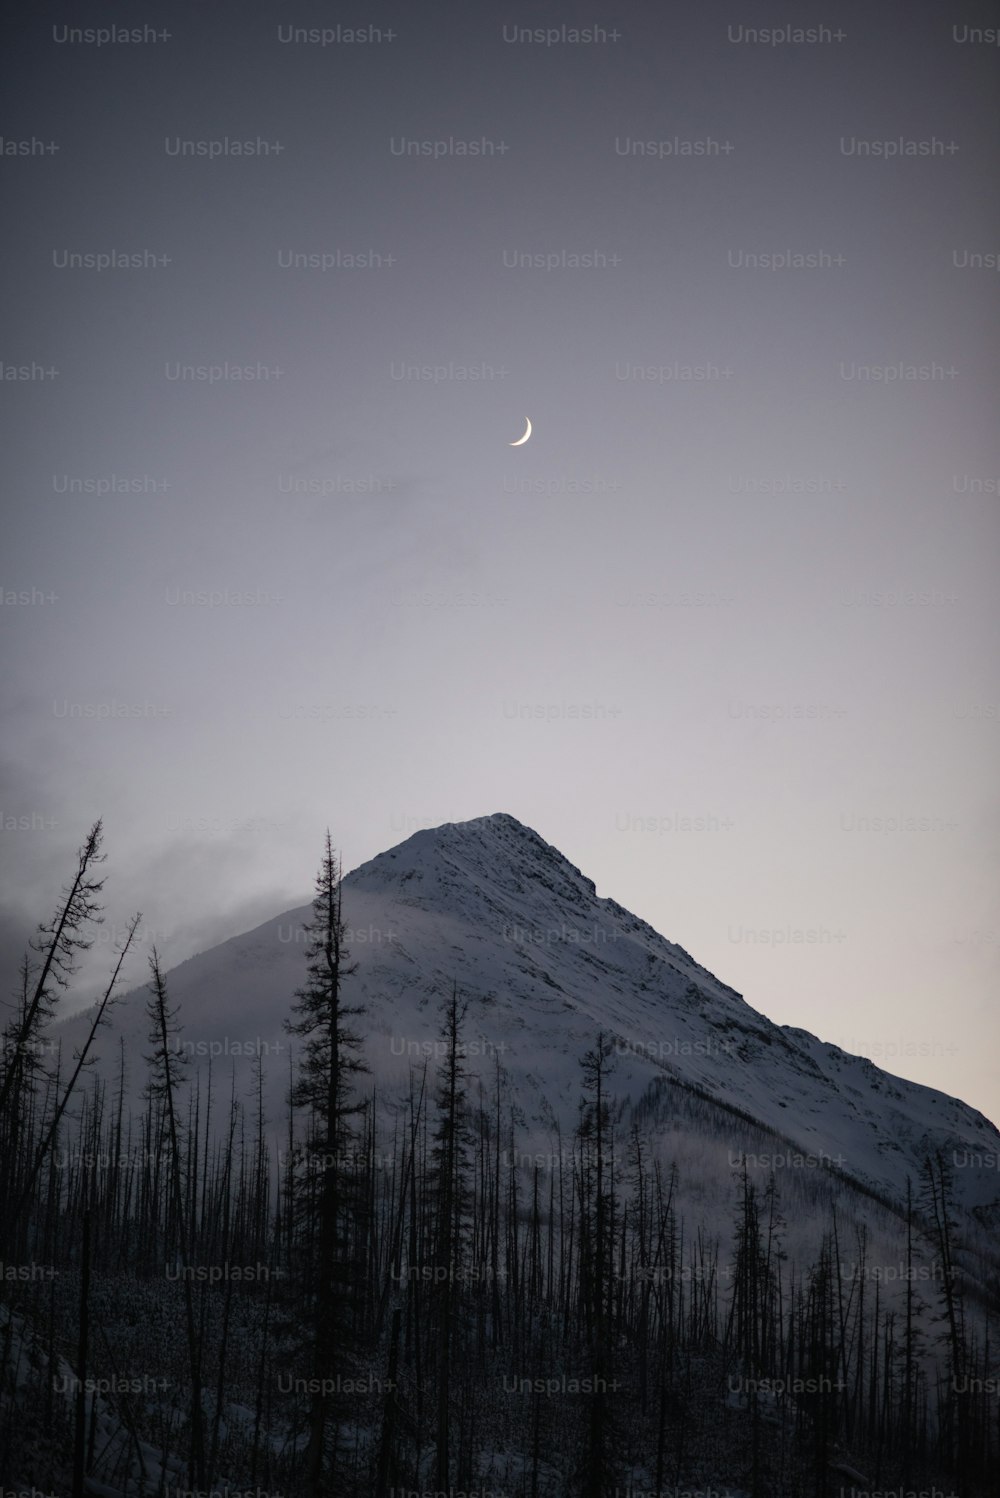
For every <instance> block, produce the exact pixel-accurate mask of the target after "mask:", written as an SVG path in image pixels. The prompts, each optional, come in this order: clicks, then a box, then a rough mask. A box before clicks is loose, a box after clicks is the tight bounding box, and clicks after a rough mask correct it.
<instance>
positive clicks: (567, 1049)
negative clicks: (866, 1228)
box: [62, 813, 1000, 1217]
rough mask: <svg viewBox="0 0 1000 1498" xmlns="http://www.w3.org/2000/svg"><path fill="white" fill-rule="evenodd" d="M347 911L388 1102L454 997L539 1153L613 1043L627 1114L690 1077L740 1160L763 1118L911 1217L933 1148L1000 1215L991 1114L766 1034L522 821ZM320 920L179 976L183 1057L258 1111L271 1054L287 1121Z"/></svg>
mask: <svg viewBox="0 0 1000 1498" xmlns="http://www.w3.org/2000/svg"><path fill="white" fill-rule="evenodd" d="M343 909H344V917H345V920H346V922H347V925H348V927H349V948H350V953H351V958H352V960H353V961H355V962H356V963H357V971H356V973H355V974H354V975H353V976H352V977H351V978H350V979H349V980H348V983H349V985H350V990H349V995H350V1000H351V1002H355V1001H363V1002H364V1003H365V1004H366V1005H367V1007H368V1014H367V1016H366V1017H365V1018H364V1020H363V1021H361V1022H360V1028H361V1029H362V1030H363V1033H364V1034H365V1037H366V1045H365V1055H366V1059H367V1061H368V1064H369V1065H370V1067H371V1069H372V1073H373V1076H372V1079H371V1080H372V1081H375V1082H377V1083H378V1085H379V1090H380V1091H381V1092H383V1094H384V1093H385V1092H386V1091H391V1090H392V1088H393V1086H394V1084H396V1083H400V1084H405V1081H406V1078H407V1075H408V1072H409V1069H410V1068H411V1067H412V1066H414V1065H417V1066H419V1065H421V1064H422V1061H423V1058H424V1057H425V1056H427V1055H431V1056H433V1054H434V1046H435V1042H436V1039H437V1035H438V1029H439V1006H440V1003H441V1000H442V997H443V996H444V995H445V994H447V993H449V992H450V991H451V986H452V983H453V982H457V984H458V987H459V991H460V994H461V995H462V996H463V997H467V998H468V999H469V1000H470V1007H469V1014H468V1019H467V1021H466V1025H465V1040H466V1044H467V1054H468V1062H469V1066H470V1069H472V1070H477V1069H478V1070H480V1071H482V1073H483V1074H484V1075H492V1073H493V1071H494V1069H495V1064H496V1061H497V1060H499V1061H500V1062H501V1064H502V1065H503V1066H504V1067H505V1068H506V1070H507V1071H508V1072H509V1073H510V1075H511V1077H512V1079H513V1081H514V1084H515V1089H516V1092H517V1094H518V1096H519V1100H520V1103H521V1106H522V1108H523V1110H524V1113H525V1118H526V1121H527V1124H528V1126H529V1128H533V1130H534V1132H535V1135H536V1137H537V1136H539V1135H542V1134H545V1133H547V1132H548V1129H549V1125H550V1124H551V1122H552V1118H553V1115H554V1116H555V1118H557V1119H558V1120H559V1122H560V1123H561V1124H562V1126H563V1128H564V1130H569V1129H571V1128H572V1124H573V1121H574V1119H575V1116H576V1105H577V1101H578V1098H579V1092H580V1072H579V1066H578V1058H579V1056H580V1055H581V1054H582V1052H583V1051H584V1050H585V1049H587V1048H589V1047H590V1046H591V1045H592V1044H593V1042H594V1038H595V1035H596V1033H597V1031H598V1030H599V1029H603V1030H604V1031H605V1032H606V1033H607V1034H608V1035H609V1036H611V1037H612V1038H613V1039H614V1040H615V1042H616V1049H617V1052H618V1056H617V1062H616V1066H615V1070H614V1073H613V1087H614V1090H615V1092H616V1094H617V1095H618V1096H626V1097H627V1098H628V1099H629V1100H630V1101H631V1102H632V1103H633V1104H636V1103H640V1101H642V1100H643V1099H645V1100H646V1101H647V1102H648V1101H649V1099H650V1098H651V1097H654V1096H657V1095H659V1093H660V1092H662V1087H663V1083H664V1082H665V1081H666V1080H667V1079H675V1080H677V1081H680V1082H681V1083H683V1084H684V1085H685V1086H687V1087H689V1088H694V1089H696V1090H697V1091H698V1093H700V1095H701V1096H702V1097H705V1098H709V1099H713V1100H715V1102H716V1104H717V1105H718V1106H719V1107H721V1108H725V1109H730V1110H737V1111H736V1112H735V1113H733V1114H732V1115H731V1117H732V1125H733V1138H734V1141H735V1143H736V1144H737V1146H738V1145H739V1136H740V1131H741V1129H742V1128H743V1127H744V1124H745V1119H746V1117H747V1116H749V1117H750V1118H751V1119H753V1120H756V1121H757V1122H759V1123H760V1124H761V1125H763V1126H765V1127H766V1128H767V1129H769V1130H771V1131H774V1133H776V1134H777V1135H778V1136H779V1138H780V1139H783V1140H785V1141H788V1148H789V1150H795V1151H798V1152H801V1154H803V1155H805V1156H806V1157H810V1158H815V1159H822V1160H824V1161H832V1162H833V1163H834V1164H835V1165H836V1166H837V1168H838V1169H839V1170H840V1171H842V1172H843V1173H844V1174H846V1175H848V1176H850V1177H853V1178H854V1179H855V1180H857V1181H859V1182H861V1183H862V1184H864V1185H866V1186H868V1187H871V1188H874V1189H875V1190H877V1191H878V1192H880V1193H882V1194H887V1195H889V1196H891V1197H892V1198H894V1199H895V1200H896V1201H899V1200H901V1199H902V1197H903V1195H904V1192H905V1185H906V1178H907V1175H910V1176H912V1177H913V1178H914V1180H916V1178H917V1176H918V1174H919V1169H920V1163H921V1160H922V1159H923V1157H924V1155H925V1154H926V1153H927V1152H929V1151H933V1150H937V1149H940V1150H942V1151H943V1152H944V1153H945V1155H946V1157H947V1158H948V1159H949V1161H953V1162H954V1163H956V1164H957V1165H958V1166H960V1167H961V1166H963V1165H966V1166H967V1168H957V1169H955V1172H954V1174H955V1185H956V1194H957V1196H958V1199H959V1200H960V1201H961V1202H962V1203H963V1204H964V1205H965V1206H966V1208H970V1209H978V1211H977V1215H981V1214H985V1215H986V1216H987V1217H992V1216H993V1215H994V1214H996V1213H1000V1171H998V1170H997V1169H996V1168H992V1169H991V1168H990V1164H991V1163H992V1164H993V1165H994V1166H995V1164H996V1162H997V1161H998V1160H1000V1133H998V1132H997V1130H996V1128H995V1127H994V1126H993V1125H992V1124H991V1123H990V1122H989V1121H988V1120H987V1119H985V1118H984V1117H983V1116H982V1115H981V1114H980V1113H977V1112H976V1111H975V1110H974V1109H972V1108H970V1107H967V1106H966V1105H965V1104H964V1103H961V1102H959V1101H958V1100H957V1099H955V1098H952V1097H949V1096H947V1095H946V1094H944V1093H940V1092H937V1091H935V1090H934V1089H932V1088H928V1087H923V1086H920V1085H918V1084H916V1083H913V1082H907V1081H905V1080H903V1079H902V1078H899V1077H894V1076H891V1075H890V1074H889V1073H887V1072H884V1071H882V1070H881V1069H880V1068H878V1067H876V1066H874V1065H873V1064H872V1063H871V1062H870V1061H868V1060H867V1059H864V1058H861V1057H856V1056H850V1055H848V1054H847V1053H845V1052H843V1051H841V1050H840V1049H839V1048H838V1047H837V1046H833V1045H828V1044H825V1043H823V1042H822V1041H820V1040H818V1039H816V1037H814V1036H812V1035H810V1034H808V1033H807V1032H806V1031H804V1030H799V1029H792V1028H790V1027H787V1026H779V1025H775V1024H773V1023H772V1022H771V1021H770V1020H768V1019H766V1018H765V1017H764V1016H763V1015H762V1014H759V1013H758V1012H757V1011H756V1010H754V1009H752V1008H751V1007H750V1006H749V1005H748V1004H746V1003H745V1002H744V1000H743V999H742V998H741V997H740V996H739V994H737V993H736V992H735V991H734V990H733V989H731V988H729V987H727V986H726V985H725V984H723V983H720V982H719V980H718V979H717V978H714V977H713V976H712V974H711V973H709V972H708V971H707V970H706V969H705V968H703V967H701V966H700V965H699V964H698V963H697V962H696V961H695V960H694V959H693V958H692V957H690V956H689V955H688V953H687V952H685V951H684V949H683V948H682V947H679V946H677V945H675V944H674V943H672V942H670V941H667V940H666V939H665V938H664V937H662V936H660V935H659V934H658V933H657V932H656V931H654V930H653V929H652V927H650V926H648V925H646V924H645V922H643V921H641V920H639V919H638V918H637V917H635V916H633V915H631V914H630V913H629V912H628V911H627V910H624V909H623V908H622V907H621V906H620V905H617V904H616V903H615V902H614V901H613V900H608V899H598V897H597V894H596V890H595V887H594V885H593V883H592V882H591V881H590V880H589V879H587V878H586V877H585V876H584V875H583V874H582V873H581V872H580V871H579V869H576V868H575V867H574V866H573V865H572V864H571V863H569V862H568V860H567V859H565V858H564V857H563V856H562V854H561V853H559V852H558V850H557V849H555V848H553V847H551V846H550V845H549V844H548V843H546V842H545V841H544V840H543V839H542V838H541V837H539V836H538V834H537V833H535V832H533V831H532V830H531V829H530V828H528V827H525V826H523V825H522V824H521V823H520V822H518V821H517V820H516V819H515V818H514V817H511V816H508V815H506V814H503V813H499V814H497V815H494V816H490V817H483V818H478V819H476V820H475V821H471V822H464V823H446V824H445V825H444V826H442V827H437V828H434V829H429V830H424V831H420V832H417V833H415V834H414V835H413V836H412V837H410V838H408V839H407V840H406V841H405V842H403V843H401V844H400V845H399V846H398V847H395V848H392V849H390V850H389V851H387V852H385V853H382V854H380V855H379V856H378V857H377V858H374V859H372V860H371V861H370V862H369V863H366V864H363V865H362V866H361V867H360V868H358V869H355V870H354V872H353V873H351V874H349V875H348V876H347V878H346V879H345V881H344V903H343ZM309 915H310V908H309V906H308V905H304V906H302V907H301V908H299V909H296V910H292V911H288V912H285V913H284V914H282V915H280V916H278V917H277V918H276V919H274V920H272V921H268V922H266V923H265V924H264V925H262V926H258V927H257V928H256V929H255V930H253V931H249V932H246V933H245V934H243V935H240V936H237V937H234V938H232V940H230V941H227V942H223V943H222V944H221V945H219V946H217V947H214V948H213V949H212V950H210V951H208V952H205V953H202V954H200V955H199V956H197V957H193V958H191V959H189V960H188V961H187V962H183V963H181V964H180V965H179V966H178V967H176V968H174V969H173V970H172V971H170V972H169V974H168V984H169V991H170V996H171V1000H172V1001H173V1002H174V1003H179V1005H180V1017H181V1021H182V1023H183V1026H184V1030H183V1036H184V1042H185V1045H186V1048H187V1049H188V1050H189V1051H190V1052H191V1053H192V1054H193V1055H194V1056H195V1057H196V1058H198V1057H207V1056H208V1055H214V1056H215V1057H216V1059H215V1061H214V1062H213V1067H214V1075H215V1077H216V1079H217V1081H218V1080H219V1079H220V1077H222V1078H228V1075H229V1071H230V1067H231V1066H233V1067H235V1068H236V1073H237V1079H238V1081H237V1086H238V1091H239V1092H241V1093H244V1094H245V1093H246V1090H247V1085H248V1081H249V1065H250V1063H249V1060H248V1059H247V1058H248V1057H250V1056H251V1055H253V1054H260V1055H261V1056H262V1058H263V1061H264V1065H265V1068H266V1071H267V1074H268V1077H269V1083H270V1086H269V1098H270V1111H271V1114H272V1118H273V1119H274V1120H275V1122H276V1123H279V1124H280V1118H281V1108H282V1102H281V1100H282V1096H283V1090H284V1088H285V1086H286V1084H287V1076H288V1062H289V1050H288V1047H289V1042H288V1038H287V1037H286V1036H285V1034H284V1032H283V1030H282V1020H283V1018H284V1017H285V1016H286V1015H287V1013H288V1011H289V1004H290V1001H291V999H292V996H293V993H294V990H295V989H296V987H297V986H298V985H299V984H301V982H302V980H303V977H304V972H305V938H304V932H303V923H304V922H305V921H306V920H308V918H309ZM347 996H348V995H347V994H346V993H345V997H347ZM145 997H146V993H145V990H144V989H139V990H135V991H133V992H132V993H131V994H129V995H128V996H127V997H126V999H125V1001H124V1002H123V1003H122V1004H121V1005H120V1007H119V1008H118V1010H117V1011H116V1015H115V1018H114V1021H113V1024H112V1028H111V1030H108V1031H104V1032H103V1033H102V1037H101V1040H100V1050H101V1052H102V1055H103V1056H104V1058H105V1066H106V1069H107V1070H108V1071H110V1070H111V1068H112V1067H113V1066H114V1065H116V1064H117V1056H118V1050H119V1047H118V1042H117V1039H116V1038H115V1039H112V1036H113V1035H114V1034H115V1033H116V1032H120V1033H123V1034H125V1035H126V1037H127V1046H126V1054H127V1056H128V1066H129V1076H130V1081H131V1083H132V1085H133V1086H137V1085H138V1084H139V1083H140V1082H141V1080H142V1071H143V1067H142V1062H141V1057H142V1055H143V1054H144V1052H145V1051H146V1049H147V1046H146V1043H145V1031H146V1021H145V1015H144V1004H145ZM81 1033H82V1019H81V1018H80V1017H77V1018H75V1019H73V1020H70V1021H67V1022H66V1024H65V1025H64V1026H63V1027H62V1034H63V1037H64V1040H66V1041H71V1040H72V1041H73V1042H75V1041H76V1040H77V1039H78V1037H79V1035H80V1034H81ZM202 1064H204V1063H202ZM739 1115H743V1118H742V1119H741V1118H740V1116H739ZM779 1163H780V1162H779Z"/></svg>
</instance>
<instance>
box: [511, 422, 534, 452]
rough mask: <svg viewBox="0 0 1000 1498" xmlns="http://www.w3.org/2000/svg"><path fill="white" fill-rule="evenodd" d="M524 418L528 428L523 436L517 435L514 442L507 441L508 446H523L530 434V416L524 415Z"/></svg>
mask: <svg viewBox="0 0 1000 1498" xmlns="http://www.w3.org/2000/svg"><path fill="white" fill-rule="evenodd" d="M524 419H525V421H526V422H527V423H528V430H527V431H526V432H525V434H524V436H523V437H518V439H517V441H516V442H508V443H507V446H508V447H523V446H524V444H525V443H526V442H527V440H528V438H529V437H530V436H531V417H530V416H526V417H525V418H524Z"/></svg>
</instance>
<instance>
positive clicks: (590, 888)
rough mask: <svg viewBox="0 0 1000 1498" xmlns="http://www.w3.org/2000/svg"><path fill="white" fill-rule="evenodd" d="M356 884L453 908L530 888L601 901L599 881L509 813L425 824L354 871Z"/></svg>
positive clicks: (350, 881) (577, 900) (535, 893)
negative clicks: (464, 820)
mask: <svg viewBox="0 0 1000 1498" xmlns="http://www.w3.org/2000/svg"><path fill="white" fill-rule="evenodd" d="M345 883H346V884H347V885H348V886H349V887H350V888H352V889H359V890H368V891H372V892H374V891H382V892H385V891H388V890H389V889H390V888H391V887H394V892H395V893H396V894H397V896H398V897H399V898H400V899H402V900H403V901H404V902H405V903H408V904H411V903H412V904H419V905H424V906H438V905H442V904H443V905H445V906H447V908H448V909H449V910H453V909H454V906H455V902H456V900H457V901H458V902H459V904H460V905H461V906H465V905H467V904H468V903H469V901H472V900H476V899H480V900H481V899H482V898H484V897H485V898H486V899H487V900H488V901H489V902H490V903H492V901H491V899H490V897H491V896H493V897H495V898H496V899H497V900H500V901H501V902H502V901H505V900H507V899H509V898H510V897H511V896H524V895H528V894H530V895H531V896H532V897H533V898H534V899H539V898H540V899H541V900H542V901H543V903H547V899H546V896H547V895H548V897H550V898H551V897H556V898H557V899H558V900H559V901H561V902H565V901H567V900H568V901H569V902H570V903H571V904H575V905H581V906H582V905H583V904H585V903H586V902H587V901H590V900H593V899H594V898H595V896H596V893H597V891H596V888H595V885H594V883H593V881H592V880H590V879H588V878H587V877H586V875H585V874H583V873H581V872H580V870H579V869H578V868H576V867H575V865H574V864H572V863H570V861H569V859H568V858H565V857H564V856H563V854H562V853H560V852H559V849H558V848H554V847H553V846H552V844H551V843H547V842H546V841H545V839H544V838H543V837H541V836H540V835H539V834H538V833H537V832H535V831H534V829H533V828H531V827H526V826H525V825H524V823H523V822H519V821H518V819H517V818H516V817H513V816H511V815H510V813H509V812H505V811H498V812H493V813H492V815H490V816H483V817H473V818H472V819H471V820H469V821H467V822H442V823H441V825H440V826H439V827H424V828H421V829H420V830H419V831H417V832H414V833H413V834H412V835H411V836H410V837H408V838H407V839H406V840H405V841H404V842H402V843H398V844H397V845H396V846H395V847H394V848H389V849H387V851H386V852H385V853H380V854H378V856H377V857H375V858H373V859H371V860H370V861H369V862H368V863H364V864H361V866H360V867H359V868H357V869H355V870H354V871H353V873H351V874H349V875H348V877H347V880H346V881H345Z"/></svg>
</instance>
